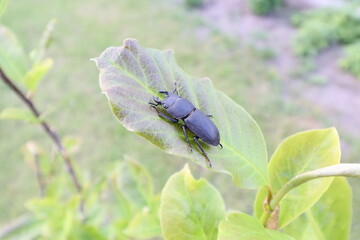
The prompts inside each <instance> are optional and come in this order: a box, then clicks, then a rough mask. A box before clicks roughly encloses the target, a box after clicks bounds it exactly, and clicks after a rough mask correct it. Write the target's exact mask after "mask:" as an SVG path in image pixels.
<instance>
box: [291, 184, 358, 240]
mask: <svg viewBox="0 0 360 240" xmlns="http://www.w3.org/2000/svg"><path fill="white" fill-rule="evenodd" d="M351 202H352V193H351V187H350V186H349V184H348V182H347V181H346V179H345V178H335V179H334V180H333V182H332V183H331V185H330V187H329V188H328V190H327V191H326V192H325V193H324V194H323V195H322V197H321V198H320V200H319V201H318V202H317V203H316V204H315V205H314V206H313V207H312V208H311V209H310V210H308V211H307V212H306V213H305V214H302V215H301V216H300V217H298V218H297V219H296V220H295V221H293V222H292V223H291V224H289V225H288V226H287V227H286V228H285V232H286V233H287V234H289V235H291V236H293V237H295V238H296V239H297V240H311V239H314V240H347V239H349V237H350V226H351V213H352V207H351V205H352V204H351Z"/></svg>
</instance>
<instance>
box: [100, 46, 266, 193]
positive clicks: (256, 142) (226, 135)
mask: <svg viewBox="0 0 360 240" xmlns="http://www.w3.org/2000/svg"><path fill="white" fill-rule="evenodd" d="M94 60H95V62H96V64H97V66H98V68H99V70H100V87H101V90H102V91H103V92H104V93H105V94H106V96H107V98H108V100H109V103H110V105H111V108H112V110H113V113H114V115H115V116H116V117H117V118H118V119H119V120H120V122H121V124H122V125H123V126H124V127H125V128H127V129H128V130H129V131H133V132H135V133H137V134H138V135H140V136H142V137H144V138H146V139H148V140H149V141H150V142H152V143H153V144H155V145H157V146H158V147H160V148H161V149H163V150H164V151H166V152H168V153H170V154H174V155H178V156H183V157H186V158H190V159H192V160H194V161H195V162H198V163H200V164H202V165H204V164H205V160H204V157H203V156H202V155H201V153H200V151H193V152H192V153H191V152H189V150H188V146H187V143H186V141H185V137H184V134H183V131H182V129H181V124H172V123H170V122H168V121H165V120H164V119H162V118H159V116H158V115H157V114H156V112H155V111H154V110H153V109H151V108H150V107H149V102H150V101H152V98H153V96H158V97H162V96H161V94H159V93H158V92H159V91H161V90H167V91H172V90H173V89H174V83H175V82H176V83H177V89H178V92H179V95H180V96H182V97H184V98H186V99H188V100H189V101H190V102H192V103H193V104H194V105H195V107H197V108H199V109H200V110H202V111H203V112H204V113H205V114H211V115H213V118H212V120H213V122H214V123H215V124H216V126H217V127H218V128H219V132H220V137H221V144H222V145H223V146H224V149H220V148H219V147H212V146H208V145H207V144H204V143H203V144H202V145H203V147H204V149H205V151H206V152H207V153H208V155H209V158H210V159H211V160H212V163H213V168H214V169H215V170H218V171H223V172H226V173H229V174H231V175H232V177H233V179H234V181H235V183H237V184H238V185H239V186H242V187H248V188H253V187H259V186H262V185H264V184H265V183H267V182H268V176H267V170H266V168H267V152H266V146H265V142H264V138H263V135H262V133H261V131H260V129H259V127H258V125H257V124H256V122H255V121H254V119H253V118H252V117H251V116H250V115H249V114H248V113H247V112H246V111H245V110H244V109H243V108H242V107H241V106H239V105H238V104H237V103H235V102H234V101H232V100H231V99H230V98H229V97H228V96H226V95H225V94H224V93H223V92H220V91H218V90H216V89H215V88H214V86H213V85H212V83H211V81H210V80H209V79H208V78H203V79H197V78H193V77H191V76H189V75H188V74H187V73H186V72H184V71H183V70H182V69H181V68H180V67H179V66H178V65H177V64H176V62H175V58H174V56H173V51H171V50H165V51H160V50H157V49H151V48H143V47H141V46H140V45H139V44H138V43H137V41H136V40H134V39H127V40H125V41H124V45H123V46H122V47H110V48H108V49H106V50H105V51H104V52H103V53H102V54H101V55H100V57H98V58H96V59H94ZM193 144H194V143H193ZM194 147H195V145H194Z"/></svg>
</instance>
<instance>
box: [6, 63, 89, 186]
mask: <svg viewBox="0 0 360 240" xmlns="http://www.w3.org/2000/svg"><path fill="white" fill-rule="evenodd" d="M0 76H1V79H2V80H3V81H4V82H5V84H6V85H7V86H8V87H9V88H10V89H11V90H12V91H14V92H15V94H16V95H17V96H18V97H19V98H20V99H21V100H22V101H23V102H24V103H25V105H26V106H27V107H28V108H29V109H30V110H31V112H32V113H33V115H34V116H35V117H36V118H38V119H40V112H39V111H38V109H37V108H36V106H35V105H34V103H33V102H32V100H31V99H30V98H28V97H26V96H25V94H24V93H23V92H22V91H21V90H20V89H19V88H18V87H17V86H16V85H15V83H14V82H13V81H12V80H11V79H10V78H8V77H7V76H6V74H5V73H4V71H3V70H2V69H1V68H0ZM40 124H41V126H42V128H43V129H44V131H45V132H46V134H47V135H48V136H49V137H50V139H51V140H52V141H53V143H54V144H55V146H56V148H57V150H58V152H59V154H60V156H61V157H62V158H63V159H64V162H65V165H66V168H67V171H68V173H69V175H70V177H71V179H72V181H73V183H74V185H75V187H76V190H77V192H78V193H80V192H81V191H82V186H81V184H80V181H79V180H78V177H77V175H76V173H75V170H74V166H73V161H72V159H71V158H70V156H69V154H68V153H67V152H66V150H65V148H64V147H63V145H62V144H61V141H60V139H59V137H58V134H57V133H56V132H55V131H54V130H52V129H51V128H50V126H49V125H48V123H47V122H46V121H45V120H41V119H40Z"/></svg>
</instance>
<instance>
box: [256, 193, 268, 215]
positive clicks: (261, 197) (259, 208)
mask: <svg viewBox="0 0 360 240" xmlns="http://www.w3.org/2000/svg"><path fill="white" fill-rule="evenodd" d="M268 195H269V187H268V186H263V187H261V188H259V190H258V192H257V194H256V199H255V202H254V214H253V215H254V216H255V217H256V218H257V219H260V218H261V215H262V214H263V212H264V201H265V199H266V197H267V196H268Z"/></svg>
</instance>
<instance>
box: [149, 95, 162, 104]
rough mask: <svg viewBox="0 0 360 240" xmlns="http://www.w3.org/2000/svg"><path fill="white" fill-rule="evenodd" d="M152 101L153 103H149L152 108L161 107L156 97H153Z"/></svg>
mask: <svg viewBox="0 0 360 240" xmlns="http://www.w3.org/2000/svg"><path fill="white" fill-rule="evenodd" d="M153 100H154V102H155V103H152V102H149V104H150V105H153V106H159V105H161V101H160V100H159V98H158V97H153Z"/></svg>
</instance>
